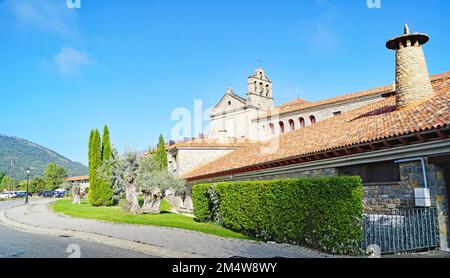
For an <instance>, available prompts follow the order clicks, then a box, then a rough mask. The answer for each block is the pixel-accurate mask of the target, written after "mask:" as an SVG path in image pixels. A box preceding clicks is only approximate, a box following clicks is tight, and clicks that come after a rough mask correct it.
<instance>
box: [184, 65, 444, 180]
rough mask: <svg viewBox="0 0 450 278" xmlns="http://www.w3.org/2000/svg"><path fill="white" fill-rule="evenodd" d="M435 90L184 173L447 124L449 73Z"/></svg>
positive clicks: (216, 170)
mask: <svg viewBox="0 0 450 278" xmlns="http://www.w3.org/2000/svg"><path fill="white" fill-rule="evenodd" d="M432 79H433V80H434V81H436V80H438V81H439V82H434V83H433V87H434V89H435V92H436V93H435V95H434V96H433V97H431V98H430V99H428V100H426V101H422V102H420V103H416V104H415V105H414V106H410V107H407V108H403V109H400V110H398V109H396V106H395V96H390V97H387V98H385V99H382V100H380V101H378V102H376V103H373V104H369V105H367V106H364V107H362V108H359V109H355V110H353V111H350V112H347V113H344V114H342V115H340V116H337V117H333V118H330V119H328V120H324V121H321V122H318V123H317V124H315V125H313V126H310V127H306V128H303V129H299V130H296V131H293V132H290V133H286V134H283V135H281V136H279V138H278V139H279V140H278V141H279V148H278V149H277V151H276V152H274V153H265V152H264V151H263V150H264V149H263V148H264V147H265V144H263V143H258V144H251V145H249V146H246V147H243V148H240V149H239V150H236V151H234V152H232V153H230V154H228V155H225V156H224V157H222V158H220V159H218V160H215V161H213V162H211V163H208V164H206V165H204V166H203V167H200V168H198V169H195V170H194V171H192V172H190V173H187V174H185V175H184V178H187V179H191V180H195V179H199V178H201V177H202V176H206V175H210V174H214V173H220V172H223V171H227V170H230V169H239V168H242V167H246V166H250V165H260V164H263V163H268V162H275V161H281V160H286V159H291V158H295V157H299V156H304V155H309V154H316V153H320V152H324V151H329V150H335V149H341V148H345V147H349V146H354V145H359V144H364V143H370V142H373V141H378V140H383V139H388V138H392V137H398V136H402V135H407V134H411V133H417V132H422V131H427V130H432V129H438V128H443V127H447V126H449V125H450V73H445V74H441V75H439V78H437V77H434V78H433V77H432Z"/></svg>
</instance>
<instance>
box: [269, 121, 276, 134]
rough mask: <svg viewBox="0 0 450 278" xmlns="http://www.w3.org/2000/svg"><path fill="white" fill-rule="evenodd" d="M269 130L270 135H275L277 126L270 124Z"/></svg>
mask: <svg viewBox="0 0 450 278" xmlns="http://www.w3.org/2000/svg"><path fill="white" fill-rule="evenodd" d="M269 128H270V133H271V134H272V135H274V134H275V125H274V124H273V123H270V124H269Z"/></svg>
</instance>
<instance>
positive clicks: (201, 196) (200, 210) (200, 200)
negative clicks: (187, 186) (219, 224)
mask: <svg viewBox="0 0 450 278" xmlns="http://www.w3.org/2000/svg"><path fill="white" fill-rule="evenodd" d="M213 187H214V185H213V184H198V185H195V186H194V187H193V189H192V202H193V204H194V215H195V218H196V219H197V220H198V221H203V222H207V221H210V219H211V214H212V212H211V208H210V200H209V198H208V189H210V188H213Z"/></svg>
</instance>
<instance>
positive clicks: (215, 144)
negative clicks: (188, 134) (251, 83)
mask: <svg viewBox="0 0 450 278" xmlns="http://www.w3.org/2000/svg"><path fill="white" fill-rule="evenodd" d="M253 143H254V142H252V141H250V140H248V139H245V140H238V139H229V142H228V143H222V142H219V141H217V140H214V139H194V140H190V141H186V142H178V143H176V144H174V145H172V146H170V147H169V150H171V149H173V148H175V147H176V148H223V147H226V148H240V147H244V146H248V145H250V144H253Z"/></svg>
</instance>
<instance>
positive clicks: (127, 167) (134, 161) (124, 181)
mask: <svg viewBox="0 0 450 278" xmlns="http://www.w3.org/2000/svg"><path fill="white" fill-rule="evenodd" d="M139 162H140V159H139V156H138V154H137V153H136V152H133V151H126V152H125V153H124V154H123V155H118V153H117V151H113V155H112V157H111V159H109V160H108V161H104V162H103V163H102V165H101V166H100V168H99V170H98V172H99V176H100V177H101V178H104V179H107V180H108V181H110V182H111V184H112V185H113V188H114V192H115V194H120V193H121V192H122V191H124V192H125V198H126V204H125V210H126V211H127V212H129V213H132V214H140V212H141V210H140V207H139V202H138V198H137V191H136V182H137V175H138V170H139ZM116 198H118V196H116Z"/></svg>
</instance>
